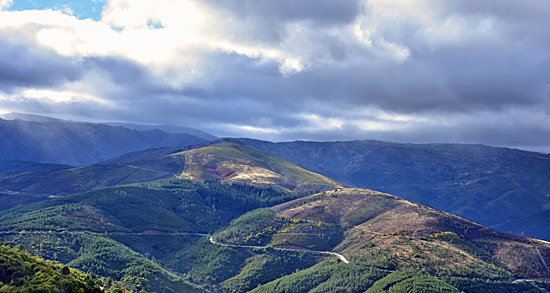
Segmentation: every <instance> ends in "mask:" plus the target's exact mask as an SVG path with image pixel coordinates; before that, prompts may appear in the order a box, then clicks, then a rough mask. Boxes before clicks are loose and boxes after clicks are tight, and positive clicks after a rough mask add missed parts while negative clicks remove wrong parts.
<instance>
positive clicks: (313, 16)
mask: <svg viewBox="0 0 550 293" xmlns="http://www.w3.org/2000/svg"><path fill="white" fill-rule="evenodd" d="M207 2H210V3H211V4H212V5H215V6H216V7H223V8H224V9H226V10H229V11H231V12H232V13H233V14H235V15H237V16H239V17H244V18H249V17H250V18H262V19H266V20H269V21H274V22H287V21H304V20H309V21H312V22H315V23H316V24H321V25H333V24H342V23H349V22H351V21H352V20H353V19H354V18H355V17H356V16H357V15H358V13H359V12H360V9H359V8H360V5H359V1H358V0H338V1H334V0H302V1H293V0H280V1H270V0H207Z"/></svg>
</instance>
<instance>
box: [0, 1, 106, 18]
mask: <svg viewBox="0 0 550 293" xmlns="http://www.w3.org/2000/svg"><path fill="white" fill-rule="evenodd" d="M105 4H106V1H105V0H81V1H74V0H73V1H59V0H15V1H13V4H12V5H11V6H10V7H9V8H8V9H6V10H12V11H22V10H36V9H37V10H44V9H55V10H60V11H68V10H70V11H72V12H73V14H74V16H76V17H77V18H79V19H87V18H91V19H93V20H100V19H101V12H102V11H103V7H104V6H105Z"/></svg>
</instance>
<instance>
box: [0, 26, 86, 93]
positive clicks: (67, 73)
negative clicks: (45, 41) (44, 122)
mask: <svg viewBox="0 0 550 293" xmlns="http://www.w3.org/2000/svg"><path fill="white" fill-rule="evenodd" d="M83 73H84V72H83V70H82V67H81V66H80V64H79V62H78V61H76V60H74V59H72V58H68V57H63V56H59V55H58V54H57V53H55V52H54V51H53V50H51V49H48V48H44V47H42V46H40V45H37V44H36V43H35V42H32V41H31V40H28V39H24V38H23V39H22V38H21V35H20V34H18V33H12V32H7V31H5V30H2V31H0V91H2V92H8V93H9V92H12V91H13V90H14V89H15V88H32V87H54V86H58V85H61V84H63V83H65V82H67V81H74V80H78V79H80V78H81V77H82V75H83Z"/></svg>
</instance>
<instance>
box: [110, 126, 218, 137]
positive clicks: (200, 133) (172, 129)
mask: <svg viewBox="0 0 550 293" xmlns="http://www.w3.org/2000/svg"><path fill="white" fill-rule="evenodd" d="M105 124H107V125H111V126H122V127H126V128H129V129H135V130H139V131H145V130H153V129H159V130H162V131H164V132H168V133H174V134H177V133H186V134H191V135H194V136H196V137H200V138H202V139H206V140H209V141H214V140H217V139H219V138H218V137H216V136H214V135H212V134H210V133H207V132H204V131H202V130H199V129H195V128H190V127H183V126H176V125H166V124H152V125H147V124H134V123H122V122H105Z"/></svg>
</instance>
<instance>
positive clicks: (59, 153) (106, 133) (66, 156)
mask: <svg viewBox="0 0 550 293" xmlns="http://www.w3.org/2000/svg"><path fill="white" fill-rule="evenodd" d="M0 141H2V144H0V158H2V159H7V160H20V161H32V162H49V163H60V164H68V165H88V164H93V163H97V162H99V161H103V160H107V159H110V158H114V157H116V156H120V155H122V154H125V153H129V152H132V151H137V150H145V149H149V148H153V147H182V146H186V145H195V144H204V143H207V142H208V141H207V140H205V139H202V138H199V137H196V136H193V135H189V134H170V133H166V132H163V131H161V130H158V129H157V130H148V131H136V130H130V129H128V128H124V127H114V126H108V125H104V124H93V123H76V122H65V121H61V122H58V121H55V122H34V121H23V120H0Z"/></svg>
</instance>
